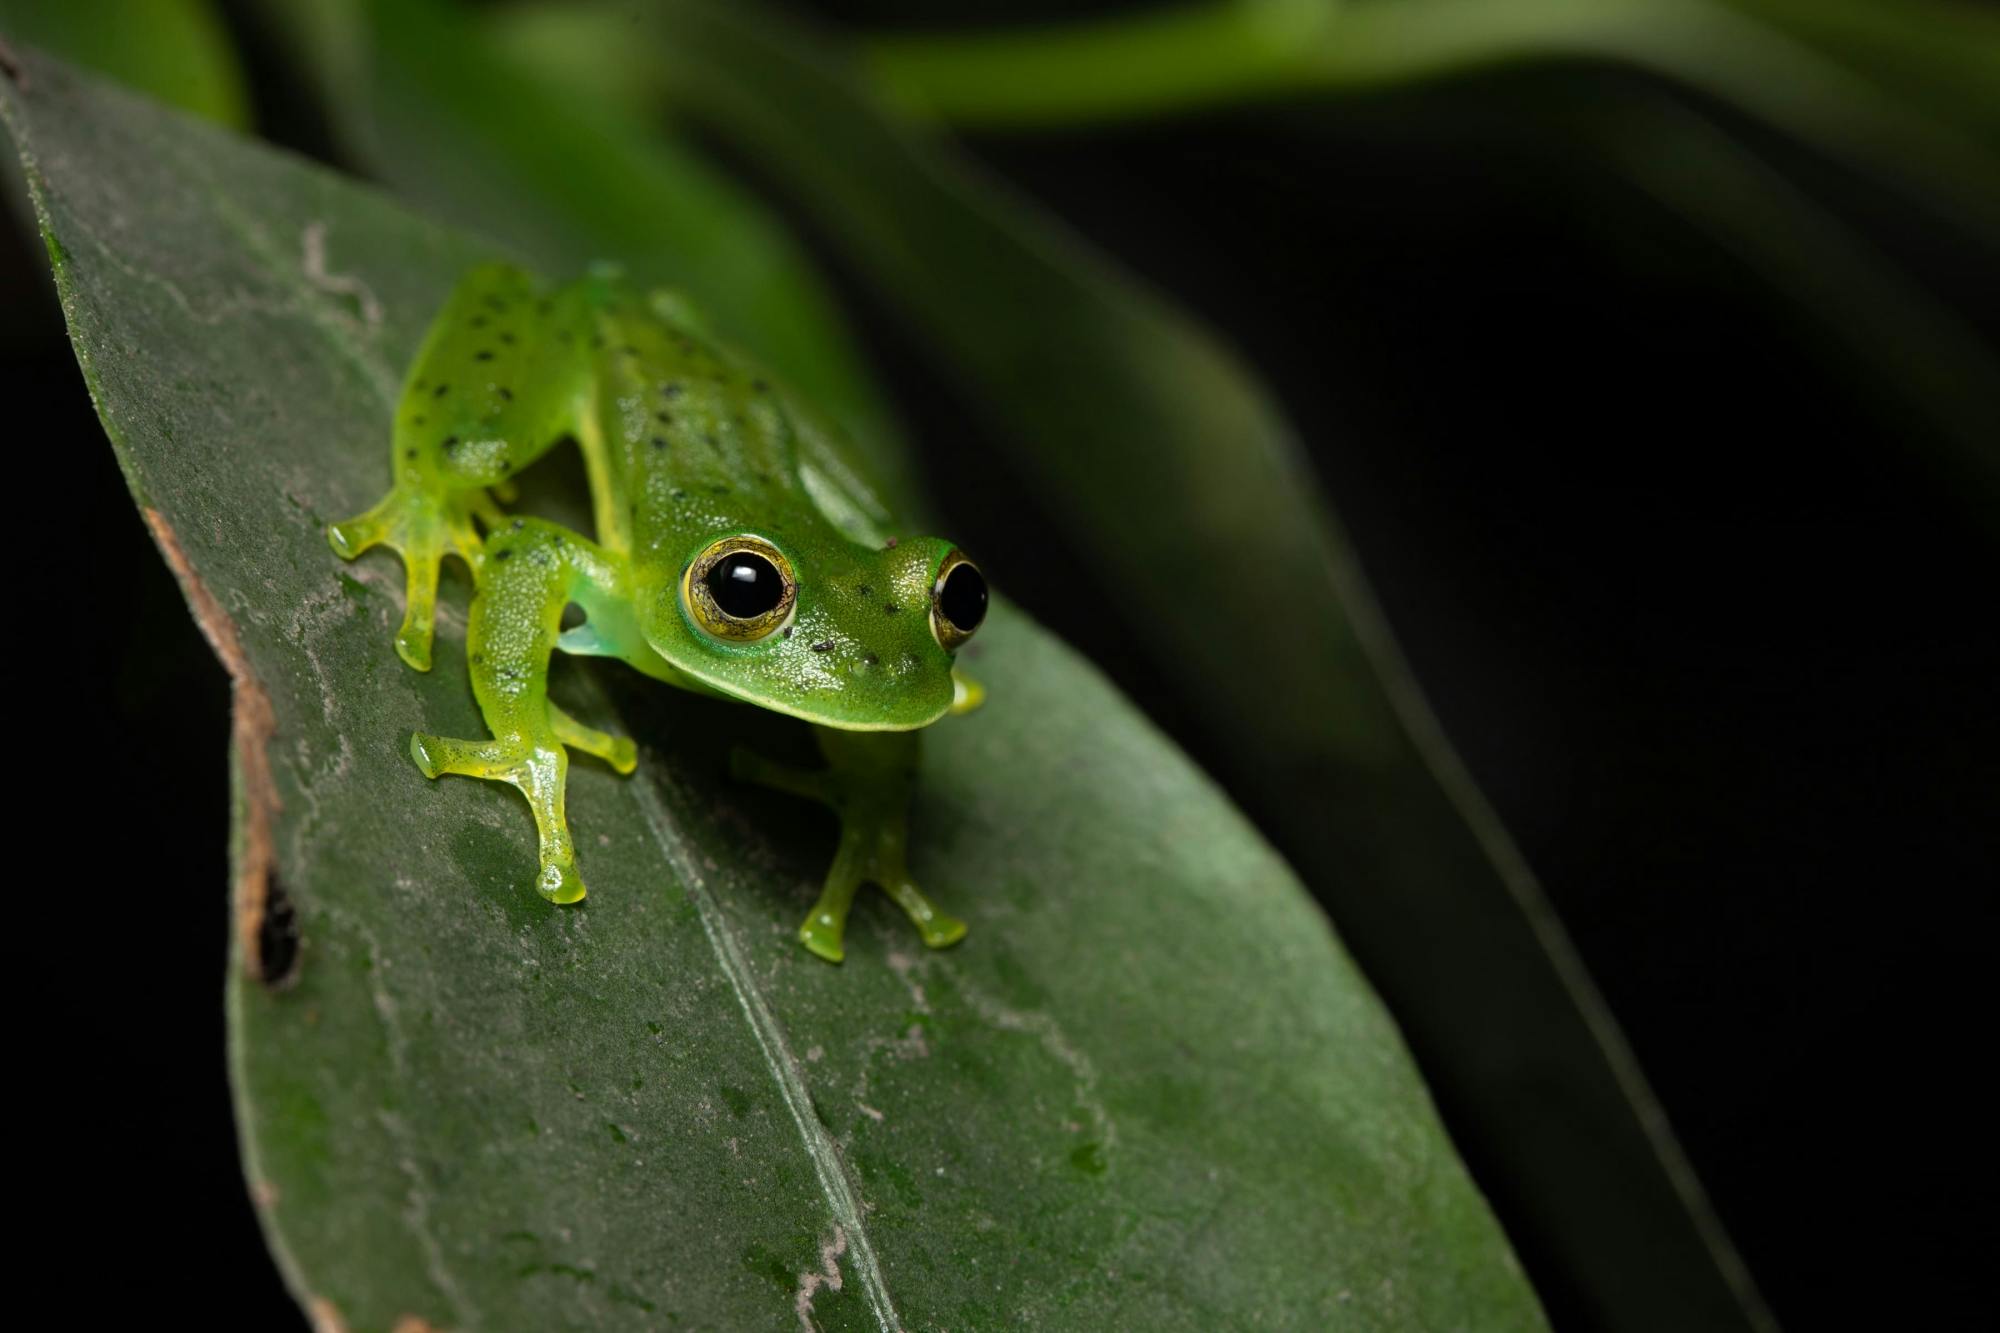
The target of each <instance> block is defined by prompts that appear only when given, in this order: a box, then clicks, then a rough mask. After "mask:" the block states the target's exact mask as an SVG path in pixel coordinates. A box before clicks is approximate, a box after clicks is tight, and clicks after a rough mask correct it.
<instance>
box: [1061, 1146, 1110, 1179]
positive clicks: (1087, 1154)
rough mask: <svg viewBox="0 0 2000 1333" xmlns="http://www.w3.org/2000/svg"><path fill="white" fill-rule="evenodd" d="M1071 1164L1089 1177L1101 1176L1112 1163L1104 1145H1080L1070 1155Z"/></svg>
mask: <svg viewBox="0 0 2000 1333" xmlns="http://www.w3.org/2000/svg"><path fill="white" fill-rule="evenodd" d="M1069 1164H1070V1165H1071V1166H1073V1167H1075V1168H1076V1169H1077V1170H1079V1171H1081V1172H1083V1173H1084V1174H1085V1175H1087V1176H1101V1175H1103V1174H1104V1171H1105V1168H1106V1167H1108V1166H1109V1165H1110V1162H1109V1161H1108V1160H1107V1159H1106V1158H1105V1156H1104V1147H1103V1145H1102V1144H1097V1143H1079V1144H1077V1145H1076V1147H1075V1149H1074V1150H1072V1151H1071V1153H1070V1155H1069Z"/></svg>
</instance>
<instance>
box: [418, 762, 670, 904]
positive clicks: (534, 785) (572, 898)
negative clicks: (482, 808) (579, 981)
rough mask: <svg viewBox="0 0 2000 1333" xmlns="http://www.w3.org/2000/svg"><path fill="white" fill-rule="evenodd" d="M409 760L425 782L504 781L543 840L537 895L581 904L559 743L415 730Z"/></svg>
mask: <svg viewBox="0 0 2000 1333" xmlns="http://www.w3.org/2000/svg"><path fill="white" fill-rule="evenodd" d="M626 744H628V745H629V744H631V742H629V741H627V742H626ZM410 757H411V758H412V759H414V760H416V761H417V767H418V768H420V769H422V770H423V773H424V776H425V777H427V778H440V777H443V776H444V775H445V774H447V773H457V774H461V775H463V776H465V777H468V778H484V779H486V780H487V781H489V782H505V783H507V784H509V785H510V786H513V787H514V788H516V789H517V790H519V791H520V793H521V794H522V795H523V796H525V797H527V798H528V806H529V808H530V809H532V810H533V811H534V812H535V831H536V833H537V834H539V835H540V837H541V867H540V869H539V871H538V872H537V873H536V875H535V891H536V892H538V893H540V894H541V895H542V897H544V898H546V899H548V900H549V901H550V902H552V903H574V902H580V901H582V899H583V896H584V893H585V889H584V887H583V880H582V878H581V877H580V876H579V875H578V874H577V873H576V849H575V848H574V846H572V845H571V843H570V837H569V818H568V816H567V815H566V814H565V813H564V811H563V791H564V788H565V787H566V786H567V785H568V782H569V756H568V755H567V754H565V753H564V752H563V747H562V744H561V743H560V742H557V741H555V740H554V738H553V737H551V738H550V739H549V742H548V743H545V744H540V745H536V744H532V743H512V744H510V743H509V742H506V741H464V740H455V739H453V738H451V737H449V736H433V735H431V734H429V733H428V732H422V731H419V732H417V733H416V734H415V735H413V736H411V737H410Z"/></svg>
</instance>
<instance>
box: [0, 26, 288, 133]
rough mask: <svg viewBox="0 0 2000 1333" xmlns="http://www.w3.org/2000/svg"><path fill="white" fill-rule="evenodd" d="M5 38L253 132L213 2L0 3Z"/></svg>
mask: <svg viewBox="0 0 2000 1333" xmlns="http://www.w3.org/2000/svg"><path fill="white" fill-rule="evenodd" d="M0 33H5V34H6V35H7V36H8V37H9V38H10V39H12V40H14V41H16V42H21V43H25V44H31V45H34V46H39V47H41V48H43V49H44V50H49V51H61V52H63V53H64V54H65V55H66V56H67V57H68V59H70V60H71V61H73V62H74V63H76V64H79V65H82V66H85V67H86V68H89V69H95V70H99V71H102V72H103V73H105V74H108V75H110V76H111V77H112V78H114V79H117V80H118V81H119V82H120V83H123V84H125V85H126V86H127V87H131V88H137V89H138V90H140V91H141V92H144V93H147V94H149V95H151V96H153V97H156V98H158V99H159V100H160V101H162V102H165V103H166V104H167V105H168V106H177V107H179V108H181V109H182V110H183V111H189V112H192V113H193V114H195V115H197V116H201V117H204V118H205V119H208V120H212V121H214V122H216V123H217V124H218V125H228V126H230V127H232V128H234V129H248V128H249V127H250V100H249V94H248V92H247V91H246V89H245V85H244V76H243V69H242V66H241V64H240V63H239V61H238V59H237V55H236V48H235V45H234V43H233V41H232V40H231V38H230V35H229V29H228V27H227V25H225V24H224V23H223V21H222V17H221V14H220V13H219V12H218V11H217V9H216V7H215V5H214V4H213V3H211V0H83V2H82V3H79V0H0Z"/></svg>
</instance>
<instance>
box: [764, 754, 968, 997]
mask: <svg viewBox="0 0 2000 1333" xmlns="http://www.w3.org/2000/svg"><path fill="white" fill-rule="evenodd" d="M814 732H815V733H816V734H817V735H818V736H819V739H820V750H821V752H822V753H824V754H825V755H826V757H827V759H828V761H829V764H830V766H829V767H827V768H823V769H814V770H807V769H801V768H794V767H792V766H791V765H789V764H780V763H776V762H774V761H772V760H769V759H766V758H764V757H763V756H761V755H757V754H752V753H751V752H750V751H748V750H743V749H737V750H734V751H732V752H731V753H730V757H729V769H730V773H731V774H732V775H733V776H735V777H736V778H738V779H740V780H742V781H745V782H754V783H757V784H758V785H760V786H764V787H770V788H773V789H775V790H777V791H784V792H790V793H791V794H792V795H794V796H803V797H805V798H806V799H808V800H813V801H818V802H819V803H820V804H822V805H825V806H828V807H830V808H831V809H832V810H833V811H834V812H835V813H836V814H838V815H839V816H840V847H839V850H838V851H836V852H835V853H834V857H833V865H832V867H831V868H830V869H829V870H828V871H827V874H826V883H825V886H824V887H823V888H822V889H821V890H820V895H819V901H818V902H816V903H814V904H813V907H812V911H811V912H809V913H807V915H806V919H805V923H804V924H803V925H801V926H800V927H799V941H800V943H802V944H804V945H805V946H806V948H807V949H809V950H811V951H812V952H813V953H815V954H817V955H819V956H820V957H821V958H824V959H826V960H827V961H828V962H830V963H838V962H840V961H841V960H842V959H843V958H845V957H846V950H845V948H844V947H843V944H842V941H843V938H844V936H845V934H846V930H847V914H848V910H849V909H850V908H851V907H853V905H854V895H855V893H856V892H857V891H858V890H859V889H860V888H861V886H862V885H863V884H875V885H878V886H880V887H881V889H882V890H883V892H885V893H887V894H888V895H889V896H890V897H891V898H893V899H895V900H896V903H897V905H898V906H900V907H901V908H902V909H903V911H904V912H905V913H906V914H908V916H909V918H910V921H911V922H912V923H913V924H914V925H915V926H916V928H917V933H918V935H919V936H921V937H922V939H923V941H924V943H925V944H926V945H928V946H930V947H931V948H933V949H943V948H947V947H949V946H951V945H953V944H956V943H958V942H959V941H960V940H962V939H964V938H965V923H964V922H963V921H960V920H959V919H958V918H957V917H953V916H948V915H946V914H945V913H943V912H941V911H939V910H938V909H937V907H936V906H935V905H934V904H932V902H931V901H930V899H928V898H926V897H925V896H924V894H923V892H922V890H920V889H919V888H918V887H917V883H916V881H915V880H914V879H912V878H911V877H910V872H909V867H908V864H907V852H908V844H909V803H910V786H911V781H912V779H913V778H914V776H915V773H916V755H917V741H916V734H915V733H914V732H867V733H856V732H838V731H831V730H829V729H827V728H824V727H815V728H814Z"/></svg>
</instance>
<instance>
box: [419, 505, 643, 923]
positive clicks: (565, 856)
mask: <svg viewBox="0 0 2000 1333" xmlns="http://www.w3.org/2000/svg"><path fill="white" fill-rule="evenodd" d="M610 573H611V566H610V564H609V562H608V561H607V559H606V557H605V555H604V553H603V552H602V551H600V550H598V549H597V548H596V547H594V546H593V545H592V544H591V543H589V542H587V541H585V540H584V539H583V538H581V537H578V536H577V535H576V534H574V533H571V532H568V531H566V530H564V529H562V528H559V527H557V526H556V525H554V524H552V523H543V522H540V521H538V520H518V521H516V522H513V523H510V524H508V525H507V526H506V527H505V528H504V529H502V530H501V531H500V532H498V533H496V534H494V535H493V536H492V537H491V538H489V540H488V544H487V550H486V555H485V558H484V559H483V560H482V561H481V567H480V573H479V591H478V593H477V594H476V595H475V596H474V598H473V601H472V617H471V620H470V622H469V623H468V625H467V627H466V637H465V644H466V654H467V657H468V660H469V666H470V670H471V675H472V692H473V696H474V697H475V698H476V699H478V701H479V710H480V713H481V715H482V716H483V717H484V718H485V720H486V726H487V729H488V730H489V731H491V732H492V733H493V739H491V740H485V741H479V740H457V739H453V738H451V737H446V736H433V735H430V734H428V733H424V732H419V733H417V734H416V735H415V736H412V737H411V738H410V754H411V757H412V758H414V759H415V760H416V761H417V767H418V768H420V769H422V770H423V772H424V776H426V777H430V778H436V777H442V776H444V775H445V774H447V773H456V774H461V775H463V776H465V777H472V778H483V779H486V780H487V781H491V782H505V783H508V784H509V785H511V786H513V787H514V788H516V789H517V790H519V791H520V793H521V794H522V795H523V796H525V797H526V798H527V800H528V806H529V808H530V809H531V810H533V812H534V816H535V830H536V832H537V833H538V834H539V836H540V843H541V850H540V869H539V870H538V872H537V874H536V876H535V888H536V889H537V891H539V892H540V893H541V895H542V896H543V897H544V898H547V899H548V900H549V901H550V902H554V903H573V902H576V901H578V900H580V899H581V898H582V897H583V896H584V885H583V880H582V878H581V876H579V875H578V874H577V870H576V850H575V846H574V844H573V843H572V842H571V840H570V834H569V819H568V816H567V813H566V812H565V810H564V805H563V798H564V792H565V789H566V788H567V786H568V781H569V754H568V751H569V750H570V749H576V750H581V751H583V752H584V753H586V754H592V755H596V756H598V757H599V758H601V759H604V760H605V761H606V762H608V763H609V764H611V766H612V767H613V768H615V769H617V770H618V771H619V772H620V773H630V772H631V771H632V769H633V767H634V766H635V764H636V762H637V753H636V751H635V748H634V746H633V744H632V742H631V741H630V740H629V739H626V738H624V737H616V736H611V735H609V734H607V733H605V732H602V731H597V730H595V729H593V728H591V727H586V726H584V725H583V724H582V723H581V722H578V721H577V720H576V719H575V718H573V717H571V716H570V715H569V714H567V713H565V712H564V711H563V710H562V709H560V708H558V707H557V706H556V705H555V704H553V703H551V702H550V701H549V697H548V675H549V654H550V653H551V652H552V651H553V650H554V648H555V645H556V640H557V638H558V636H559V635H560V634H561V632H562V613H563V608H564V607H565V606H567V605H568V603H569V601H570V599H571V597H572V596H573V595H575V593H576V592H577V590H578V586H579V584H580V583H582V582H588V581H591V580H593V579H598V578H602V577H606V576H609V575H610Z"/></svg>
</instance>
